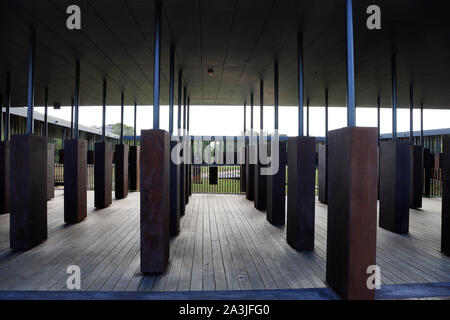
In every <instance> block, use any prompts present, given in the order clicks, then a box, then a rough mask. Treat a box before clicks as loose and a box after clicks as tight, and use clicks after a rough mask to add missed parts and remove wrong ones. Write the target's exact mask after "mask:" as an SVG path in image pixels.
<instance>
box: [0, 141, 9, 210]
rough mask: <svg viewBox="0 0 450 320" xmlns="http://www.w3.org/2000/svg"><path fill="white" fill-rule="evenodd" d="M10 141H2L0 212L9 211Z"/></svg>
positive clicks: (0, 154) (0, 146) (0, 155)
mask: <svg viewBox="0 0 450 320" xmlns="http://www.w3.org/2000/svg"><path fill="white" fill-rule="evenodd" d="M9 157H10V142H9V141H1V142H0V214H4V213H8V212H9V188H10V184H9V179H10V176H9V173H10V162H9V161H10V159H9Z"/></svg>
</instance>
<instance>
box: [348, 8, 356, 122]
mask: <svg viewBox="0 0 450 320" xmlns="http://www.w3.org/2000/svg"><path fill="white" fill-rule="evenodd" d="M346 9H347V10H346V26H347V29H346V30H347V32H346V36H347V123H348V126H349V127H354V126H355V125H356V106H355V58H354V45H353V6H352V0H347V8H346Z"/></svg>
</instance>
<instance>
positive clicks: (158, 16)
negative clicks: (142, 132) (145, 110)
mask: <svg viewBox="0 0 450 320" xmlns="http://www.w3.org/2000/svg"><path fill="white" fill-rule="evenodd" d="M154 57H155V60H154V64H153V70H154V74H153V129H159V91H160V83H159V76H160V63H161V0H155V45H154Z"/></svg>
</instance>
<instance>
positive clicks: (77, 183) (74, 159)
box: [64, 139, 87, 223]
mask: <svg viewBox="0 0 450 320" xmlns="http://www.w3.org/2000/svg"><path fill="white" fill-rule="evenodd" d="M64 151H65V152H64V222H66V223H78V222H81V221H83V220H84V219H85V218H86V217H87V194H86V192H87V142H86V141H85V140H80V139H71V140H66V142H65V150H64Z"/></svg>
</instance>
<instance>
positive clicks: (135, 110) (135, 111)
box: [133, 101, 137, 146]
mask: <svg viewBox="0 0 450 320" xmlns="http://www.w3.org/2000/svg"><path fill="white" fill-rule="evenodd" d="M136 125H137V102H136V101H134V128H133V145H134V146H136V145H137V143H136V142H137V137H136Z"/></svg>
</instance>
